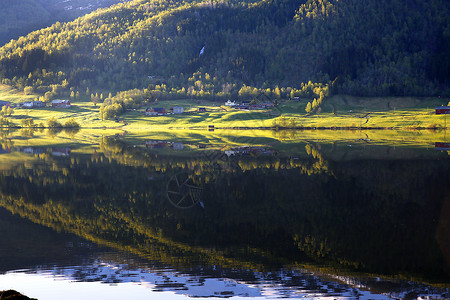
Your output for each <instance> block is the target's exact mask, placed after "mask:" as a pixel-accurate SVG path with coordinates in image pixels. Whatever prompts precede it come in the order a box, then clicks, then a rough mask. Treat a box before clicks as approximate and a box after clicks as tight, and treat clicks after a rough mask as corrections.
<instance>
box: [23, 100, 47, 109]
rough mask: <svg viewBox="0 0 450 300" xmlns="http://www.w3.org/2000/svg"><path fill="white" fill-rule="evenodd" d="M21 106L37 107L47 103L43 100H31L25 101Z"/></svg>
mask: <svg viewBox="0 0 450 300" xmlns="http://www.w3.org/2000/svg"><path fill="white" fill-rule="evenodd" d="M21 106H22V107H23V108H37V107H45V103H44V102H42V101H30V102H25V103H23V104H22V105H21Z"/></svg>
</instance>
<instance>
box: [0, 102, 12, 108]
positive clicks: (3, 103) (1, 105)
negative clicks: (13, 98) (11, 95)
mask: <svg viewBox="0 0 450 300" xmlns="http://www.w3.org/2000/svg"><path fill="white" fill-rule="evenodd" d="M3 106H6V107H10V106H11V104H10V103H9V102H8V101H0V108H3Z"/></svg>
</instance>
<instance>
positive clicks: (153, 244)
mask: <svg viewBox="0 0 450 300" xmlns="http://www.w3.org/2000/svg"><path fill="white" fill-rule="evenodd" d="M362 143H365V142H362ZM11 145H12V144H11ZM161 145H164V147H162V146H161ZM180 145H183V146H182V147H181V146H180ZM277 146H278V147H274V146H271V145H265V146H261V145H251V146H242V145H241V146H232V147H215V146H211V147H198V146H197V145H196V144H194V143H191V144H189V143H178V142H163V141H159V140H155V141H154V142H152V141H150V142H149V140H147V142H145V141H144V142H141V141H139V142H138V143H136V142H134V143H128V142H126V140H124V139H123V138H122V137H120V136H116V137H109V138H104V139H102V140H101V143H100V145H99V146H98V148H95V149H89V150H83V151H82V150H81V149H77V147H76V146H73V147H72V146H71V147H64V146H59V145H56V146H52V147H40V146H26V147H14V146H13V145H12V146H11V147H10V149H11V151H10V153H5V155H15V154H16V153H20V154H25V155H27V157H28V158H29V159H26V160H24V161H22V162H16V163H15V164H14V165H11V167H2V168H1V170H0V196H1V197H0V206H1V207H3V208H4V209H6V210H7V211H9V212H11V213H14V214H16V215H18V216H20V217H21V218H23V219H24V220H29V221H31V222H33V223H34V224H39V225H42V226H45V227H47V228H51V229H52V230H53V231H52V232H61V234H58V236H60V238H59V237H55V240H59V239H61V240H64V238H63V236H64V235H63V234H62V233H71V234H74V235H75V236H76V237H77V238H80V239H84V240H86V241H89V243H91V244H92V245H95V247H107V248H110V249H114V251H115V252H117V253H122V254H123V253H125V254H126V255H133V256H136V257H137V258H138V259H136V262H134V263H133V264H129V263H128V262H127V261H126V260H125V259H123V258H122V259H117V260H107V259H104V258H102V257H101V255H100V257H99V256H93V257H94V259H90V260H89V261H88V262H85V261H84V262H83V261H79V262H78V263H76V264H67V263H66V264H62V263H60V262H56V263H55V266H54V267H34V268H33V267H32V268H30V269H31V270H32V272H36V273H39V274H54V275H58V276H62V277H63V278H66V279H70V280H77V281H100V282H105V283H111V282H112V283H120V282H140V283H142V284H143V283H145V284H146V285H147V284H148V286H150V287H151V288H152V290H154V291H164V290H170V291H174V292H176V293H180V294H183V295H188V296H192V297H210V296H213V297H231V296H236V295H238V296H245V297H270V296H274V297H316V298H317V297H333V298H339V297H350V298H358V297H359V298H364V297H365V298H367V299H369V298H377V299H384V298H389V297H402V298H418V297H426V296H427V297H428V296H430V295H431V296H432V297H436V298H446V297H444V296H443V295H447V296H448V289H444V288H441V289H439V288H432V287H431V286H430V285H427V284H413V283H408V282H405V281H398V280H394V279H393V278H397V277H402V278H406V279H410V280H414V281H419V282H427V283H438V284H440V285H441V286H442V285H445V284H448V278H449V276H450V270H449V264H448V261H449V256H448V255H449V253H450V251H449V249H450V248H449V243H448V236H450V232H449V226H448V218H449V210H448V207H449V199H450V196H449V195H450V187H449V185H448V178H450V176H449V175H450V164H449V163H448V162H449V159H448V156H447V155H446V154H445V153H437V152H435V151H433V150H431V152H432V155H429V154H428V153H426V152H424V151H422V150H421V151H417V150H415V149H401V150H392V149H390V148H389V147H384V146H383V147H381V146H377V145H374V146H373V147H371V148H365V146H364V147H361V146H360V147H351V150H348V148H350V147H348V145H347V144H344V145H336V144H334V145H333V144H320V143H314V142H303V143H295V144H287V145H284V144H280V145H277ZM441 154H442V155H441ZM399 156H400V157H401V158H402V159H398V157H399ZM18 222H19V221H17V220H15V221H11V224H14V225H8V226H9V227H11V226H13V228H14V226H16V227H17V226H18V225H17V224H18ZM19 223H20V222H19ZM39 225H36V226H39ZM5 226H6V225H5ZM5 228H6V227H5ZM23 231H28V232H33V236H34V237H39V236H43V237H45V236H46V235H47V234H48V233H45V234H44V233H42V232H41V231H40V230H37V229H32V228H31V227H30V228H28V229H26V230H25V229H23ZM15 236H16V238H15V239H14V243H16V246H17V247H9V248H8V247H7V246H6V245H4V246H2V247H1V249H0V250H1V251H3V252H4V253H6V254H8V255H9V256H8V255H7V256H5V257H14V256H17V255H18V254H16V253H14V252H13V251H14V250H13V249H14V248H22V249H26V250H24V251H22V252H21V254H20V255H21V256H19V257H16V262H17V264H16V265H15V266H19V265H20V260H21V257H22V258H23V257H34V256H35V254H33V249H32V248H30V247H24V245H28V244H29V243H30V242H31V241H32V239H30V238H22V237H23V235H15ZM11 241H12V240H11ZM11 243H13V242H11ZM64 245H67V243H64ZM61 247H62V246H61V243H48V244H47V245H46V248H47V250H48V251H49V253H57V252H58V251H60V250H61ZM64 247H65V248H67V247H66V246H64ZM64 247H63V248H64ZM80 249H84V250H86V251H85V252H83V251H84V250H83V251H81V250H80V251H81V252H80V253H79V254H80V255H81V254H83V255H82V256H83V257H86V255H85V254H87V253H90V254H92V253H97V252H99V250H95V249H93V248H89V247H88V248H86V247H85V248H83V247H81V248H80ZM100 252H101V251H100ZM101 253H103V252H101ZM118 255H119V256H120V254H118ZM70 257H73V255H70ZM89 257H90V256H89ZM42 259H43V258H42V257H41V258H39V259H36V261H35V262H33V261H32V260H31V261H28V263H27V265H26V266H25V265H24V266H22V267H21V268H29V267H30V266H37V265H43V264H42ZM44 261H45V260H44ZM137 261H138V262H137ZM44 265H45V264H44ZM161 265H162V266H161ZM14 268H16V267H14ZM14 268H11V267H6V266H4V267H2V269H3V270H5V271H6V270H13V269H14ZM18 268H19V267H17V269H18ZM27 272H29V271H27ZM355 272H356V273H355ZM368 273H370V274H376V275H372V276H367V275H361V274H368ZM356 274H360V275H356ZM381 278H385V279H381ZM446 293H447V294H446ZM30 296H32V295H30Z"/></svg>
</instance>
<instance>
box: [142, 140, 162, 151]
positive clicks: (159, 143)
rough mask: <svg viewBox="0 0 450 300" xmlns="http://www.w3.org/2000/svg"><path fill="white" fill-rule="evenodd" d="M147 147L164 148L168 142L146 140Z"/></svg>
mask: <svg viewBox="0 0 450 300" xmlns="http://www.w3.org/2000/svg"><path fill="white" fill-rule="evenodd" d="M145 147H147V148H149V149H163V148H164V147H166V142H162V141H147V142H145Z"/></svg>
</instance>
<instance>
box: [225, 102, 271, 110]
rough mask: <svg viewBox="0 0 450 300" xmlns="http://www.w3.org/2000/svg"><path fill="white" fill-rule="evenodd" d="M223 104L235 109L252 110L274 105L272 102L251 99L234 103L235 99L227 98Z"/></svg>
mask: <svg viewBox="0 0 450 300" xmlns="http://www.w3.org/2000/svg"><path fill="white" fill-rule="evenodd" d="M225 106H230V107H232V108H235V109H245V110H254V109H268V108H273V107H274V106H275V105H274V104H273V103H272V102H263V103H257V102H253V103H252V101H243V102H242V103H236V101H231V100H228V101H227V102H225Z"/></svg>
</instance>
